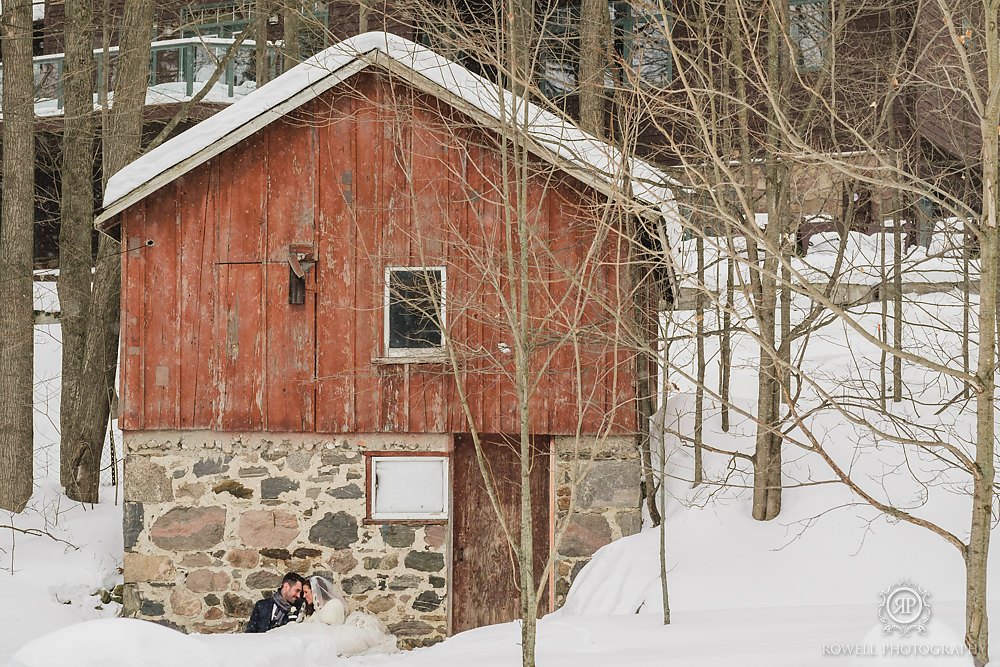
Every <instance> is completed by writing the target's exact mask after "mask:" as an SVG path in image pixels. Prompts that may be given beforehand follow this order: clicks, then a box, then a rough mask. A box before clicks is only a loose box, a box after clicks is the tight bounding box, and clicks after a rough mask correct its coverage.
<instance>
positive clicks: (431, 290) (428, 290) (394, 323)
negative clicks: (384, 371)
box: [385, 267, 445, 357]
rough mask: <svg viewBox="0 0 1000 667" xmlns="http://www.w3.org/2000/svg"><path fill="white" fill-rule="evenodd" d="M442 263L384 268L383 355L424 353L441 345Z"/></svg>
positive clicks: (442, 314)
mask: <svg viewBox="0 0 1000 667" xmlns="http://www.w3.org/2000/svg"><path fill="white" fill-rule="evenodd" d="M444 315H445V270H444V267H399V268H388V269H386V271H385V346H386V356H389V357H404V356H421V355H423V356H426V355H436V354H440V353H441V349H442V348H443V347H444V333H443V331H444Z"/></svg>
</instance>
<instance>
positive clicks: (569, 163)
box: [95, 32, 680, 248]
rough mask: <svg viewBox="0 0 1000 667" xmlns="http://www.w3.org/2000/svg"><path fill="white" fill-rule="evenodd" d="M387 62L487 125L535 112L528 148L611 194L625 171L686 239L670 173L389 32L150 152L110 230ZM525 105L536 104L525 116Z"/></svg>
mask: <svg viewBox="0 0 1000 667" xmlns="http://www.w3.org/2000/svg"><path fill="white" fill-rule="evenodd" d="M372 65H378V66H381V67H382V68H384V69H386V70H388V71H390V72H393V73H395V74H399V75H401V76H403V77H405V78H406V80H407V81H409V82H410V83H411V84H413V85H414V86H415V87H417V88H418V89H420V90H423V91H425V92H427V93H429V94H431V95H433V96H435V97H437V98H439V99H441V100H443V101H445V102H446V103H448V104H450V105H452V106H454V107H455V108H457V109H459V110H461V111H463V112H465V113H468V114H469V115H470V116H472V117H473V118H474V119H476V120H477V121H479V122H482V123H483V124H484V125H485V126H487V127H490V126H493V127H500V126H501V124H505V125H506V126H507V127H512V128H514V127H517V126H518V124H517V123H512V122H511V120H510V119H511V118H517V119H518V121H520V122H521V123H523V119H524V118H527V123H523V124H524V126H526V128H527V129H526V131H525V132H523V133H521V134H522V135H526V137H522V138H526V139H527V141H526V142H525V144H526V147H527V148H528V149H529V150H531V151H532V152H533V153H535V154H536V155H538V156H539V157H541V158H543V159H546V160H548V161H550V162H552V163H553V164H555V165H557V166H558V167H560V168H562V169H564V170H565V171H566V172H568V173H570V174H572V175H574V176H575V177H577V178H579V179H580V180H582V181H583V182H585V183H588V184H591V185H593V186H594V187H597V188H598V189H599V190H602V191H604V192H611V191H616V190H618V191H620V189H621V188H620V187H619V186H620V184H622V183H624V182H625V179H626V177H628V178H630V179H631V183H630V185H631V191H632V192H631V195H632V198H633V200H634V201H636V202H637V203H639V204H641V205H642V209H643V210H642V211H640V212H643V213H645V214H646V215H662V216H663V218H664V220H665V222H666V226H667V233H668V235H669V237H670V238H669V242H670V245H671V247H673V248H676V247H677V241H679V238H680V218H679V214H678V211H677V205H676V203H675V202H674V198H673V194H672V192H671V190H670V185H672V184H674V183H673V181H672V180H671V179H670V178H669V177H668V176H667V175H666V174H664V173H663V172H662V171H660V170H659V169H657V168H656V167H654V166H653V165H651V164H649V163H648V162H646V161H644V160H640V159H638V158H634V157H633V158H630V157H627V156H625V155H624V154H622V153H621V152H620V151H618V150H617V149H616V148H614V147H613V146H610V145H609V144H607V143H605V142H604V141H601V140H599V139H597V138H595V137H594V136H593V135H590V134H588V133H586V132H584V131H582V130H580V129H579V128H577V127H576V126H575V125H573V124H572V123H570V122H568V121H566V120H564V119H562V118H559V117H558V116H556V115H555V114H552V113H550V112H548V111H546V110H544V109H542V108H540V107H538V106H537V105H535V104H532V103H530V102H528V103H527V107H526V108H525V107H523V106H522V102H521V100H520V99H518V98H516V97H514V96H513V95H512V94H511V93H509V92H507V91H505V90H503V89H502V88H500V87H499V86H498V85H496V84H494V83H492V82H490V81H488V80H487V79H484V78H483V77H481V76H478V75H476V74H474V73H472V72H470V71H469V70H467V69H466V68H465V67H462V66H461V65H459V64H458V63H455V62H453V61H451V60H448V59H447V58H443V57H442V56H440V55H438V54H436V53H434V52H433V51H431V50H430V49H427V48H425V47H423V46H420V45H419V44H415V43H413V42H411V41H409V40H407V39H404V38H402V37H398V36H396V35H391V34H388V33H384V32H369V33H365V34H363V35H358V36H357V37H352V38H350V39H347V40H345V41H343V42H340V43H339V44H336V45H335V46H331V47H330V48H328V49H326V50H325V51H322V52H320V53H318V54H316V55H315V56H313V57H312V58H309V59H308V60H306V61H305V62H303V63H301V64H300V65H298V66H296V67H294V68H292V69H291V70H289V71H287V72H285V73H284V74H282V75H281V76H279V77H277V78H275V79H274V80H273V81H271V82H269V83H267V84H266V85H264V86H261V88H260V89H259V90H257V91H255V92H254V93H252V94H250V95H248V96H247V97H245V98H243V99H242V100H240V101H238V102H236V103H235V104H233V105H232V106H230V107H227V108H226V109H223V110H222V111H220V112H219V113H217V114H215V115H214V116H212V117H211V118H209V119H207V120H205V121H202V122H201V123H199V124H198V125H195V126H194V127H192V128H191V129H189V130H187V131H186V132H183V133H182V134H180V135H178V136H176V137H174V138H173V139H171V140H169V141H167V142H164V143H163V144H161V145H160V146H158V147H156V148H155V149H153V150H151V151H149V152H148V153H146V154H145V155H143V156H142V157H140V158H139V159H137V160H136V161H134V162H132V163H131V164H129V165H128V166H126V167H125V168H124V169H122V170H121V171H119V172H118V173H116V174H114V175H113V176H112V177H111V179H110V180H109V181H108V186H107V190H106V191H105V195H104V206H103V211H101V213H100V215H99V216H98V218H97V220H96V223H95V224H96V225H97V227H98V228H99V229H102V230H105V231H107V230H110V229H112V228H114V227H115V226H116V224H117V221H116V219H115V217H116V216H117V215H118V214H119V213H121V212H122V211H124V210H125V209H126V208H128V207H129V206H131V205H133V204H135V203H136V202H138V201H140V200H142V199H143V198H144V197H146V196H147V195H149V194H150V193H152V192H155V191H156V190H158V189H159V188H161V187H163V186H164V185H166V184H168V183H170V182H172V181H174V180H175V179H177V178H179V177H180V176H182V175H184V174H185V173H187V172H189V171H191V170H192V169H194V168H195V167H197V166H199V165H201V164H203V163H204V162H207V161H208V160H209V159H211V158H212V157H214V156H216V155H218V154H220V153H221V152H223V151H224V150H226V149H227V148H229V147H231V146H233V145H234V144H236V143H238V142H239V141H241V140H242V139H244V138H246V137H248V136H250V135H251V134H253V133H254V132H256V131H258V130H260V129H261V128H263V127H265V126H266V125H268V124H269V123H271V122H273V121H275V120H277V119H279V118H281V117H282V116H284V115H285V114H287V113H289V112H290V111H292V110H294V109H295V108H297V107H299V106H301V105H303V104H305V103H306V102H308V101H310V100H312V99H314V98H316V97H318V96H319V95H321V94H323V93H324V92H325V91H327V90H329V89H330V88H332V87H334V86H336V85H337V84H338V83H340V82H342V81H344V80H345V79H347V78H348V77H350V76H352V75H354V74H356V73H357V72H360V71H361V70H363V69H365V68H367V67H370V66H372ZM525 111H526V112H527V113H526V114H525Z"/></svg>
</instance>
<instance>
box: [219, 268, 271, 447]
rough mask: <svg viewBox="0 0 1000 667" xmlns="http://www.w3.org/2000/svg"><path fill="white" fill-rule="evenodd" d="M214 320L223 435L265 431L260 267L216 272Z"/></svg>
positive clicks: (227, 269) (262, 282) (261, 275)
mask: <svg viewBox="0 0 1000 667" xmlns="http://www.w3.org/2000/svg"><path fill="white" fill-rule="evenodd" d="M218 273H219V314H218V316H217V322H218V323H219V327H220V328H221V329H222V338H221V339H220V343H221V344H222V345H223V354H222V357H221V359H220V364H219V371H220V375H221V377H222V378H223V382H222V385H221V388H220V389H221V397H220V407H219V418H220V419H219V421H220V428H221V429H222V430H224V431H260V430H263V429H264V378H263V366H264V364H263V356H264V348H263V332H264V309H263V303H262V296H263V293H264V276H263V270H262V267H261V265H260V264H223V265H220V267H219V272H218Z"/></svg>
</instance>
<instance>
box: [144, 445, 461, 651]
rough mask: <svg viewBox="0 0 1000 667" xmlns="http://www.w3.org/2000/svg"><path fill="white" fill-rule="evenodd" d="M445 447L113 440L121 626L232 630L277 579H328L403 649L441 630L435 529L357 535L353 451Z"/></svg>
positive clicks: (361, 483) (380, 529)
mask: <svg viewBox="0 0 1000 667" xmlns="http://www.w3.org/2000/svg"><path fill="white" fill-rule="evenodd" d="M449 442H450V439H449V438H448V437H447V436H399V437H386V436H349V437H336V438H332V437H330V438H323V437H313V436H300V435H296V436H291V437H287V438H285V437H280V436H279V437H274V436H272V437H267V436H262V435H254V436H240V435H233V434H219V433H198V432H185V433H174V434H169V433H141V434H126V438H125V451H126V460H125V476H124V481H125V484H124V486H125V507H124V535H125V557H124V569H125V583H126V604H125V612H126V614H127V615H134V616H139V617H142V618H147V619H150V620H156V621H159V622H161V623H163V624H166V625H170V626H172V627H177V628H179V629H183V630H189V631H195V632H234V631H239V630H241V629H242V627H243V624H244V623H245V621H246V619H247V618H248V617H249V614H250V610H251V608H252V606H253V604H254V602H256V601H257V600H258V599H260V598H262V597H266V596H268V595H270V594H271V593H273V592H274V590H275V589H276V588H277V586H278V584H279V583H280V580H281V577H282V576H283V575H284V573H285V572H287V571H295V572H299V573H300V574H304V575H310V574H322V575H326V576H329V577H331V578H332V579H333V580H334V581H336V582H340V583H341V585H342V586H343V589H344V592H345V594H346V596H347V598H348V604H349V606H350V607H351V608H352V609H364V610H366V611H369V612H372V613H373V614H375V615H377V616H378V617H380V618H381V619H382V620H383V621H385V622H386V624H387V625H388V626H389V628H390V630H391V631H392V632H393V633H394V634H395V635H396V636H397V637H398V638H399V639H400V643H401V645H402V646H404V647H412V646H419V645H423V644H426V643H431V642H433V641H436V640H437V639H439V638H440V637H442V636H444V635H445V633H446V630H447V627H446V626H447V616H446V607H445V597H446V578H445V577H446V567H445V561H446V558H445V552H446V544H447V526H446V525H440V524H426V525H400V524H380V525H366V524H365V523H364V521H363V519H364V517H365V464H364V457H363V455H362V451H363V450H365V449H368V450H373V451H374V450H402V451H441V452H445V451H446V450H447V448H448V446H449Z"/></svg>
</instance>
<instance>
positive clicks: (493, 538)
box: [451, 434, 550, 633]
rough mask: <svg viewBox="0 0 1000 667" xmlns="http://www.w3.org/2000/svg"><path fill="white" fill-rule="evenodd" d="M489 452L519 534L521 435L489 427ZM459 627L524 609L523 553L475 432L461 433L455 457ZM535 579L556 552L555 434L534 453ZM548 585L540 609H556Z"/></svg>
mask: <svg viewBox="0 0 1000 667" xmlns="http://www.w3.org/2000/svg"><path fill="white" fill-rule="evenodd" d="M481 440H482V446H483V453H484V455H485V457H486V460H487V462H488V465H489V468H490V470H491V472H492V476H493V480H494V485H495V487H496V490H497V496H498V498H499V500H500V504H501V506H502V507H503V512H504V516H505V517H506V518H507V524H508V526H509V527H510V531H511V534H512V535H513V536H514V539H515V540H516V539H517V536H518V535H519V534H520V529H519V527H518V526H519V521H520V515H521V513H520V453H519V447H518V443H517V438H516V437H506V436H498V435H484V436H482V437H481ZM452 466H453V486H452V505H453V509H452V511H453V517H452V587H451V605H452V607H451V608H452V620H451V629H452V633H456V632H461V631H463V630H469V629H471V628H478V627H480V626H483V625H490V624H493V623H505V622H507V621H512V620H514V619H515V618H518V617H519V616H520V600H521V598H520V593H519V590H518V574H517V572H518V571H517V566H516V563H517V553H516V552H515V551H514V550H513V549H512V548H511V547H510V545H509V544H508V543H507V539H506V537H505V536H504V534H503V530H502V529H501V528H500V523H499V521H498V519H497V516H496V512H495V510H494V509H493V505H492V504H491V502H490V498H489V495H488V494H487V492H486V484H485V483H484V481H483V476H482V474H481V473H480V469H479V464H478V462H477V460H476V448H475V445H474V444H473V442H472V437H471V436H470V435H468V434H459V435H456V436H455V452H454V456H453V458H452ZM531 504H532V508H533V519H534V526H533V527H534V530H533V534H534V540H533V543H534V555H535V581H536V582H537V581H538V580H539V577H540V576H541V574H542V569H543V568H544V567H545V561H546V559H547V558H548V554H549V544H550V539H549V537H550V536H549V533H550V520H549V517H550V509H549V508H550V490H549V438H548V437H537V438H536V442H535V453H534V454H533V455H532V461H531ZM548 597H549V596H548V593H547V592H546V593H545V594H543V595H542V596H541V598H540V600H539V605H538V611H539V614H542V613H545V612H547V611H550V607H549V599H548Z"/></svg>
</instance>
